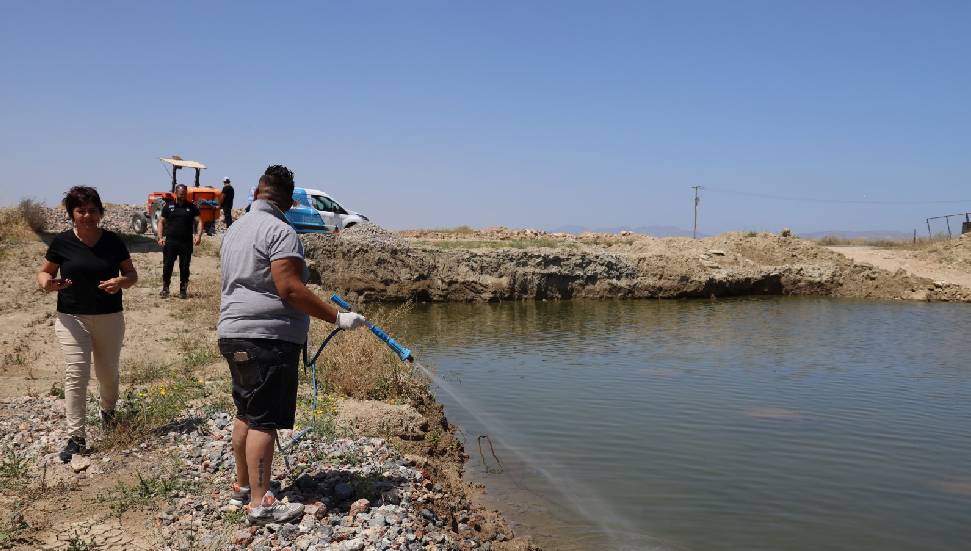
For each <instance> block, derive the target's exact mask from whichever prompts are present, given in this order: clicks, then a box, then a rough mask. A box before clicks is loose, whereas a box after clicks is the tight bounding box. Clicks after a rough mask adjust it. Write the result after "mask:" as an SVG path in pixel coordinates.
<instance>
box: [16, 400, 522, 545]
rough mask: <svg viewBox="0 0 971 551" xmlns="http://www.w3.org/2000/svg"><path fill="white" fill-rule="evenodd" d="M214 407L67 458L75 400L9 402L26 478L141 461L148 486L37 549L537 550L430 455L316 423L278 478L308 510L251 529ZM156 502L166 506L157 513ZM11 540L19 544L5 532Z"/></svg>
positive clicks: (100, 472)
mask: <svg viewBox="0 0 971 551" xmlns="http://www.w3.org/2000/svg"><path fill="white" fill-rule="evenodd" d="M122 405H123V404H122ZM90 407H91V408H92V409H95V408H96V404H95V403H92V404H91V405H90ZM357 407H358V408H364V407H370V406H368V405H367V404H366V403H361V404H360V405H359V406H357ZM211 409H212V408H207V407H190V408H189V409H187V410H185V412H184V413H183V415H182V416H181V418H180V421H179V422H178V423H176V424H174V425H173V426H172V427H171V430H168V431H167V432H166V433H165V434H164V435H159V437H158V438H157V439H150V440H148V441H146V442H143V443H142V444H140V445H138V446H135V447H132V448H129V449H111V450H108V451H103V452H99V451H97V450H95V451H94V453H92V454H91V455H87V456H75V458H74V460H73V461H72V462H71V463H69V464H62V463H61V462H60V460H59V459H58V458H57V453H56V450H58V449H59V448H60V445H61V444H62V443H63V441H64V440H65V439H66V434H65V432H64V400H63V398H58V397H56V396H40V397H32V396H28V397H23V398H14V399H8V400H3V401H0V410H2V411H4V412H5V417H4V418H3V419H0V449H3V450H6V453H7V456H6V457H5V458H4V466H5V468H9V466H8V463H9V462H10V461H11V457H13V458H15V461H16V463H17V465H19V466H22V468H23V473H22V476H29V477H31V478H35V479H37V480H40V484H41V486H42V487H43V488H44V489H45V491H50V490H54V491H60V492H71V491H75V490H77V489H78V485H79V484H82V483H85V482H87V483H91V482H92V481H97V480H101V481H103V480H104V479H105V478H107V479H109V480H110V479H111V476H112V474H111V473H113V472H118V471H121V470H124V469H126V468H130V467H131V466H132V465H139V467H138V475H137V480H138V482H137V483H133V484H131V485H125V484H124V483H120V482H119V483H118V484H117V485H116V486H114V487H112V486H108V487H107V489H105V490H103V491H101V492H100V493H99V494H98V495H97V496H91V495H89V496H87V497H86V498H85V500H86V501H89V502H101V503H105V504H107V505H108V506H109V507H110V509H111V510H112V511H115V512H117V513H118V516H117V518H113V517H112V516H105V517H101V518H95V519H88V520H85V521H81V522H75V523H71V524H69V525H68V526H66V527H62V528H61V529H60V530H58V531H56V532H54V533H50V534H48V536H47V537H46V538H45V539H43V540H40V541H31V540H25V543H28V545H27V547H30V548H34V549H38V548H39V549H49V550H55V549H77V547H72V542H74V545H75V546H76V545H78V542H84V544H85V545H89V546H96V547H91V548H99V549H101V548H103V549H126V550H127V549H145V550H148V549H165V550H170V551H176V550H178V551H182V550H189V549H213V550H215V549H220V550H223V549H232V550H243V549H254V550H260V551H278V550H298V551H325V550H326V551H359V550H362V549H375V550H387V549H396V550H407V551H419V550H425V549H440V550H455V551H459V550H480V549H481V550H484V551H490V550H493V549H495V550H496V551H501V550H515V549H521V550H528V549H535V547H533V546H532V545H531V544H530V543H529V541H528V540H523V539H522V538H516V537H515V536H513V534H512V533H511V532H510V531H508V529H506V528H505V525H504V524H503V523H502V522H501V521H497V519H496V518H495V517H494V516H490V515H488V514H487V513H486V512H485V511H482V510H481V509H477V508H476V507H475V506H474V505H473V504H472V503H471V502H470V501H469V499H468V496H467V495H466V494H465V493H464V492H463V491H461V490H459V491H456V488H455V487H454V486H452V485H450V484H448V483H447V482H445V481H444V480H436V478H435V477H434V475H433V473H437V472H438V469H439V468H440V466H439V467H436V466H434V465H432V464H431V463H430V462H429V460H428V459H427V458H426V457H423V456H420V455H414V456H402V454H401V453H400V452H398V451H396V450H395V449H394V448H393V447H391V446H390V445H389V443H388V442H387V441H386V440H385V439H383V438H374V437H350V438H333V437H330V436H327V435H322V434H319V433H317V432H314V431H311V432H309V433H307V435H306V436H305V437H304V438H302V439H301V440H299V441H298V443H297V444H296V445H295V446H294V447H293V448H292V449H290V450H288V451H287V458H288V459H287V462H281V461H277V462H276V467H275V471H274V479H275V481H283V482H282V483H277V482H275V483H274V490H275V493H276V496H277V498H278V499H281V500H284V501H290V502H299V503H303V504H304V505H305V508H304V514H303V516H302V517H301V518H299V519H297V520H296V521H295V522H293V523H287V524H267V525H265V526H247V525H246V524H245V523H244V522H242V520H243V512H242V511H241V509H240V507H238V506H236V505H232V504H230V503H229V487H230V484H231V483H232V482H233V479H234V473H235V464H234V460H233V454H232V449H231V446H230V441H231V432H232V418H231V416H230V415H229V414H228V413H225V412H212V411H211ZM378 409H380V408H378ZM207 411H208V412H207ZM93 430H94V432H98V429H93ZM292 436H293V433H292V431H282V432H281V441H282V442H288V441H289V440H290V439H291V437H292ZM287 465H289V467H288V466H287ZM141 488H146V489H150V490H151V491H152V492H154V494H152V495H149V496H148V497H154V498H156V500H155V501H152V502H150V503H140V502H137V498H138V494H139V492H142V491H144V490H141ZM160 488H161V489H160ZM133 496H134V497H133ZM142 497H145V496H142ZM156 503H161V504H163V506H162V508H160V509H156V506H157V505H155V504H156ZM8 505H10V504H8ZM139 505H140V506H141V507H142V508H143V509H147V511H148V513H149V520H150V522H151V523H152V524H153V525H154V527H155V531H156V533H155V534H153V535H151V536H146V535H145V534H140V533H139V532H140V531H139V530H137V529H131V530H126V529H125V524H124V522H123V521H122V516H123V515H124V514H125V512H126V511H127V510H128V508H130V507H135V506H139ZM30 520H31V521H34V519H33V518H32V517H31V518H30ZM18 525H23V526H24V527H28V526H29V525H27V523H26V521H25V516H24V514H23V513H22V512H21V511H20V510H19V509H18V508H17V507H8V508H7V509H6V511H5V513H4V518H3V526H4V527H10V526H18ZM149 530H151V529H149ZM2 534H3V531H2V530H0V535H2ZM0 548H7V546H6V545H4V541H3V540H2V538H0Z"/></svg>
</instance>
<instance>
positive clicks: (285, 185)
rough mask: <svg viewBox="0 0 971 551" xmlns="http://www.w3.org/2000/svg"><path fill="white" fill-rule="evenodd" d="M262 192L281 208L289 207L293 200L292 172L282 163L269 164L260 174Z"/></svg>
mask: <svg viewBox="0 0 971 551" xmlns="http://www.w3.org/2000/svg"><path fill="white" fill-rule="evenodd" d="M260 183H261V184H263V193H265V194H266V196H267V197H266V198H267V199H269V200H270V201H273V202H274V203H276V204H277V206H279V207H280V208H281V209H282V210H286V209H287V208H289V206H290V204H291V203H292V202H293V172H291V171H290V169H289V168H287V167H285V166H283V165H270V166H268V167H266V171H264V172H263V175H262V176H260Z"/></svg>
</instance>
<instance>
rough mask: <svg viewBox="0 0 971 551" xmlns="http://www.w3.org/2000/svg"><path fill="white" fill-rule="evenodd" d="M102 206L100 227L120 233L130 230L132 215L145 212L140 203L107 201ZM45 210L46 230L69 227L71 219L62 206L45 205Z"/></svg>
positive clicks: (53, 230)
mask: <svg viewBox="0 0 971 551" xmlns="http://www.w3.org/2000/svg"><path fill="white" fill-rule="evenodd" d="M104 207H105V214H104V217H103V218H102V219H101V227H102V228H105V229H107V230H111V231H114V232H122V233H128V232H130V231H131V218H132V215H134V214H138V213H144V212H145V207H144V206H140V205H125V204H116V203H107V204H105V206H104ZM45 211H46V216H45V218H46V222H47V224H46V228H47V231H48V232H50V233H58V232H62V231H64V230H68V229H70V228H71V221H70V220H69V219H68V217H67V212H66V211H65V210H64V208H63V207H61V206H58V207H56V208H55V207H46V208H45Z"/></svg>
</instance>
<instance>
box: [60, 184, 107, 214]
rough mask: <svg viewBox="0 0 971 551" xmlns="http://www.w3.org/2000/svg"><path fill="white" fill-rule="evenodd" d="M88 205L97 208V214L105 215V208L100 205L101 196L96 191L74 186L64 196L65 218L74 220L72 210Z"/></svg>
mask: <svg viewBox="0 0 971 551" xmlns="http://www.w3.org/2000/svg"><path fill="white" fill-rule="evenodd" d="M88 203H90V204H93V205H94V206H96V207H98V212H100V213H101V214H104V213H105V207H104V205H102V204H101V196H100V195H98V190H96V189H94V188H93V187H88V186H74V187H72V188H71V189H69V190H68V192H67V193H65V194H64V209H65V210H67V217H68V218H69V219H71V220H74V209H76V208H77V207H81V206H84V205H87V204H88Z"/></svg>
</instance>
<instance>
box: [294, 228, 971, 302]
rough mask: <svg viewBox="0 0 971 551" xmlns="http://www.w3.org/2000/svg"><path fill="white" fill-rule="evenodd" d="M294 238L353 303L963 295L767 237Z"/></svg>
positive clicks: (466, 234) (806, 244) (967, 297)
mask: <svg viewBox="0 0 971 551" xmlns="http://www.w3.org/2000/svg"><path fill="white" fill-rule="evenodd" d="M304 240H305V244H306V249H307V258H308V259H309V260H310V263H311V265H312V268H313V272H314V274H315V277H317V278H319V280H320V281H321V283H322V285H323V286H324V287H325V288H335V289H344V290H346V291H348V292H349V293H352V294H353V295H356V297H358V298H359V299H361V300H372V301H405V300H415V301H435V302H437V301H501V300H524V299H540V300H543V299H570V298H690V297H704V298H708V297H712V296H714V297H728V296H741V295H826V296H840V297H868V298H883V299H908V300H941V301H964V302H967V301H971V289H968V288H966V287H962V286H960V285H956V284H952V283H947V282H941V281H937V282H935V281H934V280H932V279H930V278H925V277H919V276H917V275H914V274H912V273H908V272H907V271H905V270H896V271H888V270H884V269H880V268H878V267H874V266H871V265H868V264H862V263H855V262H853V261H852V260H851V259H849V258H847V257H846V256H844V255H842V254H839V253H838V252H834V251H832V250H829V249H827V248H825V247H822V246H819V245H818V244H816V243H814V242H811V241H807V240H803V239H799V238H796V237H782V236H778V235H773V234H767V233H760V234H752V233H749V234H743V233H726V234H722V235H719V236H716V237H709V238H705V239H698V240H693V239H687V238H655V237H650V236H644V235H637V234H629V233H624V234H620V235H609V234H584V235H580V236H574V235H569V234H551V233H546V232H542V231H538V230H507V229H503V228H493V229H487V230H481V231H476V230H470V229H463V230H461V231H446V232H435V231H406V232H401V233H400V234H396V233H391V232H387V231H384V230H382V229H380V228H378V227H376V226H373V225H368V226H361V227H355V228H351V229H349V230H347V231H345V232H343V233H341V234H340V235H339V236H337V237H334V236H305V238H304Z"/></svg>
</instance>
